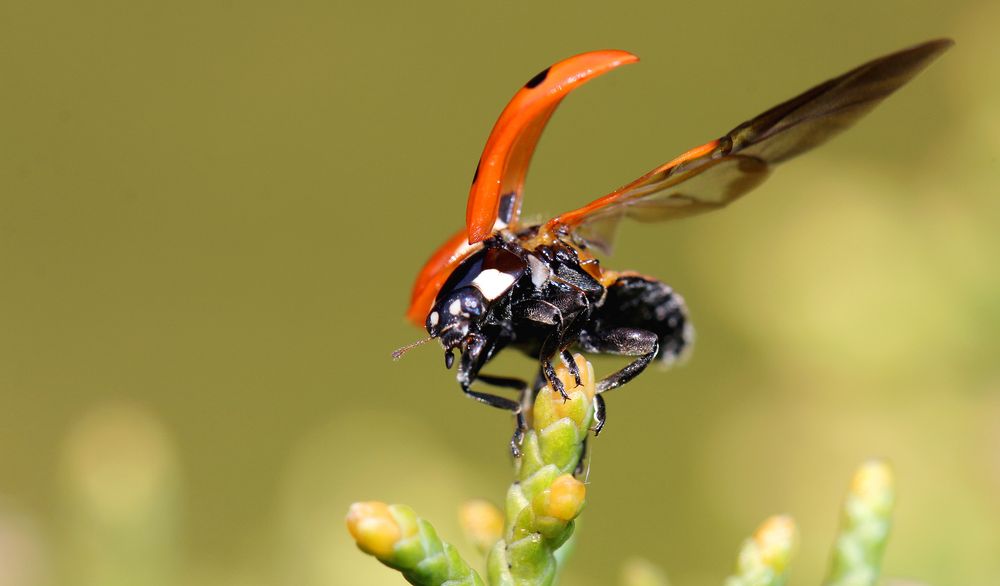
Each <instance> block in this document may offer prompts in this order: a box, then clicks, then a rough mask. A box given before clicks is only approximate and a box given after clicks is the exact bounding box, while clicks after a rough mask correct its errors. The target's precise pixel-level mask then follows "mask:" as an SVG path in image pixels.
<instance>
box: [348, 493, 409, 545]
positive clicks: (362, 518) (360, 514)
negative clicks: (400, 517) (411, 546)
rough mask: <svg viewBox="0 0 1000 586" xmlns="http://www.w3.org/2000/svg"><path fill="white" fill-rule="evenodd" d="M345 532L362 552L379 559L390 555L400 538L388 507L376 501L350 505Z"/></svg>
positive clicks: (396, 524) (399, 532) (397, 526)
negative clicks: (349, 534) (349, 533)
mask: <svg viewBox="0 0 1000 586" xmlns="http://www.w3.org/2000/svg"><path fill="white" fill-rule="evenodd" d="M347 530H348V531H350V532H351V536H352V537H354V541H356V542H357V544H358V547H360V548H361V550H362V551H364V552H365V553H370V554H371V555H373V556H375V557H377V558H380V559H381V558H387V557H389V556H390V555H392V552H393V548H394V547H395V545H396V542H398V541H399V540H400V538H401V537H402V531H401V530H400V528H399V524H398V523H397V522H396V520H395V519H394V518H393V516H392V513H390V512H389V505H387V504H385V503H381V502H378V501H369V502H365V503H354V504H353V505H351V508H350V509H349V510H348V511H347Z"/></svg>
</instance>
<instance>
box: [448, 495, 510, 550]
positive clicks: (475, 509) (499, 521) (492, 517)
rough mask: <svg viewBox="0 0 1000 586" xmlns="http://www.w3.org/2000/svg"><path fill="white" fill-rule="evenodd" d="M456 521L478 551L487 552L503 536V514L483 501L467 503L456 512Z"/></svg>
mask: <svg viewBox="0 0 1000 586" xmlns="http://www.w3.org/2000/svg"><path fill="white" fill-rule="evenodd" d="M458 520H459V522H460V523H461V524H462V529H464V530H465V534H466V535H467V536H468V537H469V540H470V541H472V543H473V544H475V546H476V547H477V548H478V549H479V550H480V551H487V550H489V549H490V548H491V547H493V544H495V543H496V542H497V541H499V540H500V537H501V536H502V535H503V513H501V512H500V509H498V508H496V507H495V506H493V504H492V503H490V502H488V501H484V500H474V501H469V502H467V503H465V504H464V505H462V508H461V509H459V511H458Z"/></svg>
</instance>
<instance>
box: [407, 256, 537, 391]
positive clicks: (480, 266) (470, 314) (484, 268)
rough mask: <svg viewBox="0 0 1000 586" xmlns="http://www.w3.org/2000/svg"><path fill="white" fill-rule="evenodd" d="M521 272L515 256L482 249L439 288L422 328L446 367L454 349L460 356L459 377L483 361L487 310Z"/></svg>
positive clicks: (460, 266) (450, 364) (518, 259)
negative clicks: (435, 343)
mask: <svg viewBox="0 0 1000 586" xmlns="http://www.w3.org/2000/svg"><path fill="white" fill-rule="evenodd" d="M524 269H525V263H524V261H523V260H521V258H520V257H518V256H517V255H516V254H514V253H512V252H509V251H507V250H504V249H502V248H485V249H483V250H481V251H479V252H477V253H476V254H473V255H472V256H470V257H469V258H467V259H466V260H465V261H463V262H462V264H460V265H459V266H458V267H457V268H456V269H455V271H454V272H453V273H452V274H451V276H450V277H449V278H448V280H447V281H446V282H445V284H444V286H443V287H442V288H441V292H440V293H439V294H438V297H437V300H436V301H435V302H434V306H433V307H432V308H431V311H430V313H428V314H427V321H426V323H425V326H426V327H427V333H428V334H430V335H431V338H438V339H439V340H440V341H441V345H442V346H443V347H444V351H445V358H444V360H445V366H447V367H448V368H451V366H452V363H453V362H454V360H455V358H454V354H453V352H454V351H455V350H456V349H458V351H459V353H460V354H461V355H462V366H461V368H460V370H459V377H460V378H461V377H462V376H463V373H465V374H469V373H470V372H472V371H474V370H476V369H478V367H479V366H480V365H481V362H482V361H483V360H484V358H485V357H484V356H483V354H482V352H483V349H484V347H485V346H486V338H485V337H484V336H483V334H482V333H481V330H482V328H483V327H484V325H485V324H486V323H487V322H488V321H489V315H490V310H491V309H492V308H493V307H494V306H495V305H496V303H497V302H498V301H500V300H501V299H504V298H506V297H507V296H508V294H509V293H510V292H511V290H512V289H513V288H514V284H515V283H516V282H517V280H518V279H519V278H520V277H521V276H522V275H523V274H524Z"/></svg>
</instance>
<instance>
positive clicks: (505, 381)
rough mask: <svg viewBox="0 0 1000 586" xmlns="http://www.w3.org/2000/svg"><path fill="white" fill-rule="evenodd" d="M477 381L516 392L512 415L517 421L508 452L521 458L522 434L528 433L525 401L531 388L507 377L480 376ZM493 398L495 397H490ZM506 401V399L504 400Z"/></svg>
mask: <svg viewBox="0 0 1000 586" xmlns="http://www.w3.org/2000/svg"><path fill="white" fill-rule="evenodd" d="M479 380H481V381H483V382H484V383H486V384H488V385H493V386H495V387H502V388H506V389H514V390H516V391H518V400H517V408H516V409H514V415H515V417H516V419H517V425H516V426H515V427H514V435H513V436H511V438H510V452H511V454H513V455H514V457H515V458H520V457H521V442H522V441H523V440H524V434H525V432H527V431H528V420H527V418H526V417H525V415H524V412H525V409H526V408H527V405H526V401H527V399H528V397H530V396H531V387H529V386H528V383H527V382H526V381H523V380H521V379H519V378H512V377H507V376H494V375H491V374H480V375H479ZM491 396H492V397H493V398H500V397H496V396H495V395H491ZM504 400H505V401H506V399H504Z"/></svg>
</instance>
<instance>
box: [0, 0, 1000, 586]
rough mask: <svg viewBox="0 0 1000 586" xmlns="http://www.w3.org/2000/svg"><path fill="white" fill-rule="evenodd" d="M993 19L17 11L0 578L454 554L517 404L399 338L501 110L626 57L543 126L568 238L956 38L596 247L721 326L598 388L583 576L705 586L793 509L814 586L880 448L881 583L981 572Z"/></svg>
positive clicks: (989, 549) (995, 483) (827, 14)
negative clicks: (621, 575)
mask: <svg viewBox="0 0 1000 586" xmlns="http://www.w3.org/2000/svg"><path fill="white" fill-rule="evenodd" d="M998 22H1000V6H998V5H997V3H996V2H991V1H988V0H966V1H950V2H944V1H934V2H922V3H916V2H904V1H901V0H896V1H886V2H878V3H872V2H862V1H854V0H851V1H841V2H836V3H828V4H820V3H801V2H777V1H761V2H752V3H750V2H744V3H733V5H732V6H728V7H726V6H722V5H720V4H719V3H715V2H711V3H706V2H683V3H680V2H677V3H674V2H639V3H618V4H615V5H612V4H609V3H597V2H577V3H567V4H565V5H563V6H557V5H556V4H555V3H551V4H542V3H537V2H508V3H496V2H491V3H483V2H462V3H451V4H449V3H433V4H432V3H396V4H382V3H371V4H368V5H363V4H362V3H357V2H352V3H347V2H341V1H340V0H334V2H332V3H331V2H292V3H284V4H278V3H266V2H256V1H248V2H217V1H209V2H187V1H181V2H157V3H149V2H124V1H107V2H93V3H77V2H65V1H64V2H58V1H55V2H46V1H30V2H29V1H26V0H6V1H5V2H3V3H2V4H0V84H2V90H0V136H2V139H0V275H2V282H0V583H3V584H14V585H18V586H20V585H34V584H74V585H83V586H88V585H98V584H100V585H102V586H107V585H117V584H143V585H145V584H149V585H156V584H164V585H165V584H194V585H198V584H241V585H272V584H275V585H276V584H303V585H320V584H338V585H339V584H374V585H378V584H399V583H401V579H400V578H399V577H398V576H397V575H395V574H393V573H392V572H390V571H388V570H386V569H385V568H382V567H380V566H379V565H378V564H377V563H376V562H374V561H373V560H371V559H369V558H367V557H365V556H364V555H362V554H361V553H360V552H358V551H357V550H356V549H355V548H354V546H353V544H352V543H351V541H350V539H349V537H348V535H347V533H346V531H345V530H344V525H343V516H344V514H345V512H346V509H347V506H348V504H349V503H350V502H351V501H355V500H367V499H381V500H386V501H390V502H405V503H407V504H410V505H412V506H413V507H414V508H416V509H417V510H418V511H419V512H420V513H421V514H422V515H424V516H425V517H427V518H428V519H431V520H433V521H434V522H435V523H436V524H437V526H438V528H439V530H440V531H441V533H442V535H443V536H444V537H446V538H448V539H451V540H453V541H455V542H456V543H458V544H460V545H461V546H462V547H465V545H464V543H463V541H462V539H461V536H460V533H459V530H458V528H457V521H456V515H455V508H456V506H457V505H458V503H459V502H461V501H462V500H465V499H468V498H473V497H480V496H482V497H487V498H491V499H493V500H495V501H498V500H499V499H500V498H501V497H502V494H503V490H504V488H505V486H506V484H507V482H508V481H509V478H510V466H509V461H508V456H507V455H506V441H507V439H508V437H509V434H510V431H511V429H512V427H511V426H512V421H511V419H510V417H508V416H506V415H504V414H502V413H498V412H496V411H494V410H490V409H487V408H485V407H481V406H479V405H476V404H474V403H473V402H471V401H468V400H466V399H464V398H463V397H462V396H461V394H460V392H459V390H458V388H457V385H456V384H455V382H454V379H453V373H451V372H448V371H445V370H444V367H443V364H442V359H441V353H440V350H438V349H431V348H430V347H425V348H421V349H417V350H414V351H413V352H412V353H411V354H409V355H408V356H407V357H406V359H405V360H403V361H401V362H398V363H393V362H392V361H391V360H390V358H389V353H390V351H391V350H393V349H394V348H396V347H398V346H400V345H402V344H404V343H407V342H410V341H412V340H415V339H417V338H418V337H419V336H420V335H421V332H420V331H418V330H416V329H415V328H412V326H410V325H408V324H407V323H406V322H405V320H404V319H403V312H404V311H405V309H406V305H407V302H408V298H409V290H410V285H411V282H412V279H413V277H414V275H415V274H416V271H417V270H418V269H419V267H420V265H421V263H422V262H423V261H424V260H425V258H426V257H427V256H428V255H429V254H430V252H431V251H432V250H433V249H434V248H435V247H436V246H437V245H438V244H439V243H440V242H441V241H443V239H444V238H445V237H446V236H447V235H450V234H451V233H452V232H453V231H454V230H455V229H456V228H458V227H459V226H460V225H461V222H462V221H463V218H464V213H465V197H466V195H467V190H468V186H469V178H470V176H471V175H472V171H473V169H474V167H475V164H476V161H477V159H478V157H479V153H480V150H481V148H482V145H483V143H484V141H485V139H486V136H487V134H488V133H489V130H490V128H491V127H492V124H493V122H494V120H495V118H496V116H497V115H498V114H499V112H500V110H501V108H502V107H503V106H504V104H505V103H506V101H507V100H508V99H509V97H510V96H511V95H512V94H513V92H514V91H515V90H516V89H517V88H518V87H519V86H520V85H521V84H522V83H523V82H524V81H525V80H527V79H528V78H529V77H530V76H532V75H533V74H534V73H536V72H537V71H538V70H540V69H542V68H543V67H545V66H547V65H548V64H550V63H552V62H554V61H556V60H559V59H561V58H564V57H566V56H569V55H571V54H574V53H578V52H581V51H585V50H590V49H597V48H620V49H626V50H629V51H632V52H635V53H637V54H639V55H640V56H641V57H642V58H643V61H642V62H641V63H640V64H638V65H634V66H630V67H628V68H625V69H623V70H622V71H618V72H615V73H612V74H611V75H609V76H607V77H605V78H602V79H600V80H598V81H597V82H595V83H593V84H590V85H588V86H587V87H586V88H585V89H583V90H581V91H580V92H577V93H575V94H574V95H573V96H572V97H570V98H569V99H568V100H567V101H566V103H565V104H564V105H563V106H562V108H561V109H560V111H559V112H558V114H556V116H555V117H554V119H553V120H552V122H551V124H550V125H549V129H548V131H547V133H546V136H545V137H544V138H543V140H542V143H541V145H540V147H539V149H538V151H537V153H536V157H535V164H534V166H533V167H532V173H531V176H530V178H529V184H528V197H527V199H526V206H525V207H526V212H527V214H529V215H534V214H537V217H538V218H539V219H544V218H545V217H547V215H551V214H554V213H557V212H560V211H564V210H567V209H570V208H572V207H575V206H577V205H580V204H582V203H584V202H586V201H588V200H589V199H591V198H593V197H597V196H599V195H602V194H603V193H605V192H607V191H609V190H611V189H612V188H614V187H616V186H618V185H620V184H621V183H623V182H625V181H627V180H629V179H632V178H633V177H635V176H637V175H639V174H640V173H642V172H644V171H646V170H647V169H649V168H651V167H653V166H655V165H657V164H659V163H661V162H663V161H665V160H667V159H668V158H671V157H673V156H674V155H676V154H678V153H679V152H681V151H683V150H685V149H687V148H689V147H692V146H695V145H698V144H701V143H702V142H704V141H706V140H708V139H711V138H714V137H716V136H718V135H719V134H721V133H722V132H724V131H726V130H728V129H729V128H731V127H732V126H734V125H735V124H737V123H738V122H740V121H742V120H744V119H746V118H748V117H750V116H752V115H754V114H757V113H758V112H760V111H763V110H764V109H766V108H768V107H770V106H772V105H774V104H776V103H777V102H779V101H781V100H783V99H785V98H788V97H790V96H792V95H794V94H796V93H798V92H799V91H801V90H804V89H806V88H807V87H809V86H810V85H812V84H814V83H817V82H820V81H822V80H824V79H826V78H828V77H831V76H833V75H836V74H839V73H841V72H843V71H845V70H847V69H849V68H851V67H853V66H855V65H858V64H860V63H861V62H863V61H866V60H868V59H870V58H873V57H876V56H878V55H881V54H883V53H887V52H890V51H893V50H895V49H898V48H902V47H904V46H908V45H910V44H913V43H916V42H919V41H922V40H926V39H928V38H933V37H938V36H951V37H954V38H955V39H956V40H957V42H958V44H957V45H956V47H955V48H953V49H952V50H951V51H950V52H949V53H947V54H945V55H944V57H943V58H942V59H941V60H940V61H939V62H937V63H935V64H933V65H932V66H931V68H930V69H929V70H928V71H927V72H925V73H924V74H923V75H921V76H920V77H918V78H917V79H916V80H915V81H914V82H913V83H912V84H911V85H910V86H908V87H906V88H904V89H903V90H902V91H901V92H900V93H899V94H898V95H896V96H894V97H893V98H891V99H890V100H889V101H888V102H887V103H885V104H884V105H883V106H881V107H880V108H879V109H878V110H876V111H875V112H874V113H873V114H872V115H871V116H869V117H868V118H867V119H865V120H864V121H862V122H861V123H860V124H859V125H858V127H856V128H855V129H854V130H852V131H851V132H850V133H848V134H846V135H844V136H842V137H840V138H838V139H836V140H835V141H834V142H832V143H831V144H830V145H828V146H826V147H824V148H823V149H821V150H819V151H817V152H814V153H811V154H809V155H808V156H806V157H804V158H803V159H801V160H796V161H794V162H792V163H789V164H787V165H785V166H784V167H782V168H781V169H780V170H779V172H778V173H776V174H775V176H774V177H773V178H772V179H771V180H769V181H768V183H767V184H766V185H764V186H763V187H762V188H760V189H759V191H758V192H756V193H754V194H753V195H752V196H750V197H748V198H747V199H746V200H744V201H741V202H740V203H738V204H736V205H734V206H733V207H732V208H730V209H728V210H726V211H724V212H720V213H718V214H712V215H708V216H704V217H699V218H695V219H691V220H687V221H684V222H679V223H675V224H670V225H640V226H630V227H628V229H627V230H626V231H624V232H623V233H622V234H621V235H620V238H619V242H618V249H617V250H618V252H617V253H616V256H615V257H614V258H613V259H611V260H610V261H609V262H608V264H610V266H612V267H620V268H632V269H637V270H641V271H643V272H647V273H650V274H653V275H658V276H661V277H663V278H664V280H666V281H667V282H669V283H671V284H672V285H673V286H675V287H676V288H677V289H678V290H679V291H680V292H681V293H682V294H683V295H684V296H685V298H686V299H687V301H688V304H689V306H690V309H691V312H692V315H693V319H694V323H695V325H696V328H697V330H698V343H697V346H696V350H695V352H694V355H693V356H692V359H691V360H690V361H689V363H688V364H687V365H685V366H684V367H681V368H676V369H674V370H672V371H670V372H652V371H651V372H649V373H647V374H645V375H644V376H642V377H640V378H639V379H638V380H636V381H635V382H634V383H632V384H630V385H629V386H628V388H627V389H626V390H622V391H620V392H616V393H614V394H613V395H612V396H610V397H609V409H610V419H609V423H608V427H607V429H606V431H605V433H604V434H602V436H601V438H600V439H599V440H598V441H595V442H592V448H593V451H592V453H593V460H592V467H591V470H590V481H591V485H590V492H589V495H588V497H589V508H588V510H587V511H586V513H585V515H584V519H583V522H582V525H581V534H580V536H581V539H580V541H579V548H578V551H577V555H576V556H575V558H574V560H573V563H572V564H571V567H570V568H569V571H568V573H567V576H566V580H565V581H564V583H566V584H581V585H602V584H610V583H613V581H614V580H615V577H616V575H617V573H618V568H619V566H620V564H621V563H622V562H623V561H624V560H625V559H626V558H627V557H629V556H631V555H642V556H646V557H649V558H651V559H653V560H656V561H657V562H658V563H661V564H662V565H663V566H665V567H666V568H667V571H668V573H669V575H670V576H671V578H672V580H673V582H674V583H675V584H678V585H687V586H702V585H706V586H707V585H709V584H718V583H720V581H721V580H722V578H723V577H724V576H725V575H726V574H727V572H728V570H729V569H730V568H731V565H732V559H733V556H734V554H735V551H736V549H737V546H738V544H739V542H740V540H741V539H742V538H743V537H744V536H745V535H747V534H748V533H749V532H750V531H751V530H752V529H753V527H754V526H756V524H757V523H758V522H759V521H760V520H762V519H763V518H764V517H765V516H767V515H769V514H772V513H778V512H787V513H790V514H792V515H794V516H795V517H796V519H797V520H798V521H799V523H800V528H801V534H802V545H801V549H800V554H799V557H798V559H797V561H796V563H795V566H794V568H793V571H792V579H793V582H795V583H800V584H809V583H817V582H818V581H819V579H820V578H821V576H822V572H823V567H824V565H825V561H826V557H827V552H828V551H829V547H830V544H831V543H830V542H831V540H832V538H833V534H834V528H835V525H836V521H837V519H836V517H837V513H836V511H837V506H838V502H839V499H840V497H841V495H842V493H843V491H844V489H845V487H846V483H847V481H848V478H849V476H850V473H851V471H852V470H853V468H854V467H855V465H857V464H858V463H860V462H861V461H862V460H863V459H865V458H866V457H868V456H873V455H876V456H883V457H886V458H888V459H889V460H890V461H892V462H893V464H894V466H895V468H896V471H897V474H898V479H899V484H900V497H899V504H898V508H897V517H896V519H897V522H896V526H895V535H894V537H893V539H892V541H891V542H890V546H889V550H888V554H887V559H886V563H885V570H886V573H887V574H888V575H895V576H910V577H919V578H920V579H922V580H926V581H927V582H928V583H929V584H934V585H937V586H946V585H962V586H970V585H973V586H975V585H983V586H985V585H992V584H996V583H997V580H998V576H1000V498H998V495H1000V425H998V421H1000V359H998V352H1000V297H998V292H1000V271H998V269H997V262H998V260H997V259H998V252H1000V230H998V229H997V226H998V220H1000V198H998V197H997V188H998V187H1000V162H998V157H997V154H998V151H1000V69H998V67H997V63H1000V41H998V40H997V36H996V26H997V23H998ZM618 365H619V362H618V361H616V360H614V359H608V358H601V359H597V360H595V366H596V368H597V369H598V372H601V371H603V372H608V371H609V370H611V369H613V368H617V366H618ZM492 370H493V371H495V372H507V373H511V374H521V375H530V373H532V372H533V366H532V364H531V362H530V361H529V360H527V359H524V358H521V357H517V356H503V357H501V358H500V359H499V360H498V361H497V365H496V366H495V367H494V368H493V369H492ZM465 551H467V552H469V551H471V549H470V548H468V547H465Z"/></svg>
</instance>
